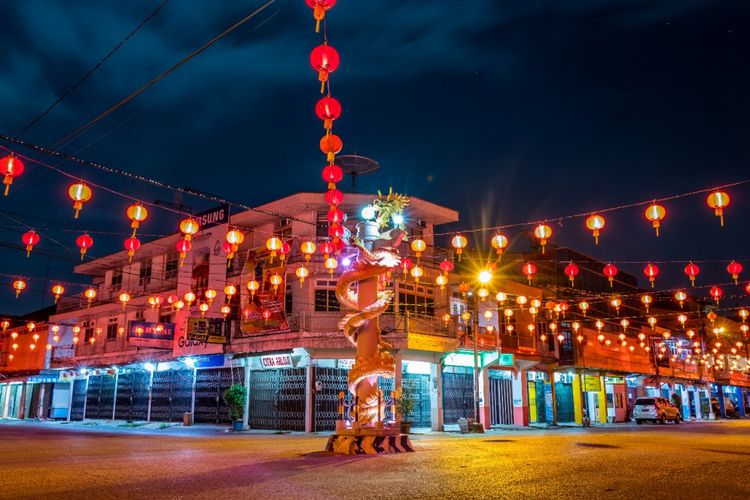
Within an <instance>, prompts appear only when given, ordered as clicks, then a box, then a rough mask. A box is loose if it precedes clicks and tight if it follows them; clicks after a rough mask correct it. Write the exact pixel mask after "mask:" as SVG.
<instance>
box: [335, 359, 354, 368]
mask: <svg viewBox="0 0 750 500" xmlns="http://www.w3.org/2000/svg"><path fill="white" fill-rule="evenodd" d="M352 366H354V360H353V359H337V360H336V368H344V369H346V370H351V369H352Z"/></svg>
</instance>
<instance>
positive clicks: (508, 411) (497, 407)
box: [490, 372, 513, 425]
mask: <svg viewBox="0 0 750 500" xmlns="http://www.w3.org/2000/svg"><path fill="white" fill-rule="evenodd" d="M490 373H492V372H490ZM490 423H491V424H492V425H512V424H513V381H512V380H506V379H500V378H492V377H490Z"/></svg>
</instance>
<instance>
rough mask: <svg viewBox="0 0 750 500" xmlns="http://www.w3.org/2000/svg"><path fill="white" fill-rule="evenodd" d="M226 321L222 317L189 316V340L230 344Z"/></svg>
mask: <svg viewBox="0 0 750 500" xmlns="http://www.w3.org/2000/svg"><path fill="white" fill-rule="evenodd" d="M226 333H227V332H226V322H225V321H224V320H223V319H221V318H188V320H187V340H193V341H198V342H203V343H206V344H228V343H229V340H228V339H227V335H226Z"/></svg>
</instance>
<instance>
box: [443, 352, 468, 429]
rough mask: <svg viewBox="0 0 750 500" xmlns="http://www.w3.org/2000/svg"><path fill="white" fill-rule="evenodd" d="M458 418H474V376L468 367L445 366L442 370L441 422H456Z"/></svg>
mask: <svg viewBox="0 0 750 500" xmlns="http://www.w3.org/2000/svg"><path fill="white" fill-rule="evenodd" d="M448 370H451V371H448ZM459 418H474V378H473V376H472V373H471V370H470V369H468V368H463V367H458V366H452V367H445V369H444V371H443V422H444V423H446V424H456V423H458V419H459Z"/></svg>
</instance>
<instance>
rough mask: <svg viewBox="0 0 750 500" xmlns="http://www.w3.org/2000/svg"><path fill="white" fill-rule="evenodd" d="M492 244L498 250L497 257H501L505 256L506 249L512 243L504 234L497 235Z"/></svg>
mask: <svg viewBox="0 0 750 500" xmlns="http://www.w3.org/2000/svg"><path fill="white" fill-rule="evenodd" d="M490 243H492V246H493V247H494V248H495V250H497V255H498V256H499V255H502V254H503V252H504V251H505V249H506V248H508V244H509V243H510V242H509V241H508V237H507V236H505V235H504V234H503V233H497V234H496V235H495V236H493V237H492V240H490Z"/></svg>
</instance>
